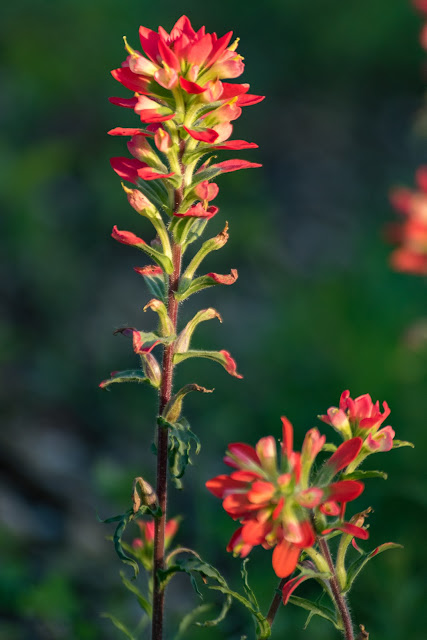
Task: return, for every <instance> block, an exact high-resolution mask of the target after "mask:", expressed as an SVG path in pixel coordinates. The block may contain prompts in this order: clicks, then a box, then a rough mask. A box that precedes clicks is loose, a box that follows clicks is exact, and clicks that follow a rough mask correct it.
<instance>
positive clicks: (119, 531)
mask: <svg viewBox="0 0 427 640" xmlns="http://www.w3.org/2000/svg"><path fill="white" fill-rule="evenodd" d="M133 518H134V513H133V511H132V510H131V509H130V510H129V511H127V513H125V514H124V515H123V518H122V520H121V521H120V522H119V524H118V525H117V528H116V530H115V532H114V535H113V544H114V548H115V550H116V553H117V555H118V556H119V558H120V560H121V561H122V562H124V563H125V564H128V565H130V566H131V567H132V568H133V570H134V577H135V578H136V576H137V575H138V573H139V566H138V563H137V562H136V561H135V560H134V559H133V558H131V557H130V556H127V555H126V553H125V552H124V549H123V547H122V535H123V534H124V532H125V529H126V527H127V525H128V524H129V522H130V521H131V520H133Z"/></svg>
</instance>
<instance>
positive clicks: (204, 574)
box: [159, 549, 231, 627]
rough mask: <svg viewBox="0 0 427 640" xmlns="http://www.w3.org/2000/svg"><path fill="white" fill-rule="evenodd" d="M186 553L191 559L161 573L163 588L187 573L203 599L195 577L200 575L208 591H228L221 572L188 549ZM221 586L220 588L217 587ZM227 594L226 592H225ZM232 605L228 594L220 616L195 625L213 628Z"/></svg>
mask: <svg viewBox="0 0 427 640" xmlns="http://www.w3.org/2000/svg"><path fill="white" fill-rule="evenodd" d="M186 552H187V553H188V552H189V553H191V554H192V555H191V556H190V557H189V558H183V559H179V560H177V561H176V563H175V564H174V565H172V566H171V567H168V569H166V571H159V577H160V583H161V585H162V588H165V586H166V584H167V583H168V582H169V581H170V580H171V578H172V577H173V576H174V575H175V574H176V573H178V572H184V573H186V574H187V575H188V576H189V578H190V581H191V584H192V586H193V589H194V590H195V592H196V593H197V595H198V596H200V597H202V594H201V592H200V589H199V587H198V585H197V582H196V578H195V575H194V574H196V575H198V576H200V577H201V578H202V581H203V583H204V584H205V585H206V587H207V588H208V589H215V590H216V589H219V590H221V589H222V588H225V589H228V587H227V583H226V581H225V578H223V576H222V575H221V574H220V572H219V571H218V570H217V569H215V567H213V566H212V565H210V564H208V563H207V562H203V560H202V559H201V558H200V556H199V555H198V554H197V553H196V552H195V551H191V550H190V549H186ZM210 581H213V582H214V583H215V584H211V582H210ZM217 585H219V586H217ZM224 593H225V592H224ZM230 605H231V597H230V596H229V594H227V598H226V599H225V600H224V603H223V605H222V608H221V611H220V612H219V614H218V616H217V617H216V618H214V619H213V620H206V621H205V622H196V623H195V624H196V625H197V626H199V627H213V626H216V625H217V624H218V623H219V622H221V621H222V620H223V619H224V618H225V616H226V615H227V612H228V610H229V608H230Z"/></svg>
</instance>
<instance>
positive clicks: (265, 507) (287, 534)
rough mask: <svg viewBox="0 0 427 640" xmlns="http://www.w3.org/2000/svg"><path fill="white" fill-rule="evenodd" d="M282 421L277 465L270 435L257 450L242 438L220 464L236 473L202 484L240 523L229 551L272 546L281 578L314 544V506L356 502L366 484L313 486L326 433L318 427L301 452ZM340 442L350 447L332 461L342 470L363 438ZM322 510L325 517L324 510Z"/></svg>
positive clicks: (241, 552)
mask: <svg viewBox="0 0 427 640" xmlns="http://www.w3.org/2000/svg"><path fill="white" fill-rule="evenodd" d="M282 425H283V441H282V446H281V450H282V456H281V461H280V464H279V462H278V456H277V447H276V441H275V439H274V438H273V436H267V437H264V438H261V440H259V441H258V443H257V445H256V447H255V448H254V447H252V446H250V445H248V444H246V443H243V442H236V443H232V444H230V445H229V447H228V451H227V454H226V456H225V458H224V462H225V463H226V464H228V465H229V466H231V467H233V469H234V471H232V473H230V474H229V475H228V474H222V475H220V476H217V477H215V478H212V480H209V481H208V482H207V483H206V486H207V488H208V489H209V491H210V492H211V493H213V494H214V495H215V496H216V497H218V498H221V499H222V501H223V507H224V509H225V511H226V512H227V513H228V514H229V515H230V516H231V517H232V518H233V519H234V520H239V521H240V523H241V525H242V526H241V527H240V528H239V529H238V530H237V531H236V532H235V533H234V535H233V537H232V538H231V541H230V543H229V545H228V547H227V549H228V550H229V551H233V553H235V554H237V555H241V556H242V557H243V556H245V555H247V554H248V553H249V552H250V551H251V549H252V547H254V546H256V545H262V546H263V547H264V548H265V549H271V548H273V547H274V552H273V568H274V571H275V572H276V574H277V575H278V576H279V577H282V578H283V577H286V576H287V575H289V574H290V573H292V571H293V570H294V569H295V567H296V564H297V562H298V558H299V555H300V553H301V550H302V549H304V548H308V547H311V546H313V544H314V543H315V539H316V535H315V532H314V530H313V527H312V510H313V509H314V510H316V509H317V508H320V509H321V510H322V507H323V506H325V507H327V508H328V509H329V512H333V508H332V506H333V505H336V507H337V509H338V511H339V504H341V505H342V504H344V503H346V502H349V501H351V500H355V499H356V498H357V497H358V496H359V495H360V494H361V492H362V491H363V488H364V485H363V483H361V482H358V481H356V480H341V481H338V482H335V483H332V484H331V483H330V482H329V481H328V482H324V483H320V480H319V483H320V484H319V486H311V485H310V472H311V468H312V465H313V463H314V461H315V459H316V456H317V454H318V453H319V451H320V449H321V448H322V446H323V444H324V436H321V435H320V434H319V432H318V431H317V429H311V430H310V431H309V433H308V434H307V436H306V439H305V440H304V444H303V450H302V454H299V453H298V452H295V451H294V450H293V428H292V425H291V423H290V422H289V420H288V419H287V418H285V417H283V418H282ZM355 440H360V438H358V439H355ZM344 444H345V445H346V449H347V450H348V451H346V452H345V455H344V456H343V455H342V454H341V453H338V452H336V453H338V458H339V460H340V463H339V464H336V462H333V464H332V467H333V468H334V469H335V468H336V469H337V470H339V469H340V468H342V466H341V462H342V461H343V460H344V459H345V462H347V463H348V461H351V460H353V459H354V457H355V456H357V453H358V451H359V450H360V446H361V440H360V442H357V443H356V444H357V447H355V446H354V444H353V443H352V444H350V446H349V443H344ZM342 446H344V445H342ZM350 449H351V452H350ZM338 451H339V450H338ZM334 455H336V454H334ZM336 460H337V457H336V458H335V461H336ZM335 473H336V471H334V474H335ZM319 477H320V478H321V476H319ZM323 513H326V514H327V515H329V513H328V512H327V511H325V510H324V511H323ZM334 515H337V513H336V512H334ZM341 524H342V523H340V522H339V523H338V525H337V526H341ZM342 526H344V525H342Z"/></svg>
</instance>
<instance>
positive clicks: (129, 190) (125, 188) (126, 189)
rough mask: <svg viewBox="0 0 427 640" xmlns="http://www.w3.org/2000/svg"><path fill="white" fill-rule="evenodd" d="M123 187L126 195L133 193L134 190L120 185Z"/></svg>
mask: <svg viewBox="0 0 427 640" xmlns="http://www.w3.org/2000/svg"><path fill="white" fill-rule="evenodd" d="M120 184H121V185H122V189H123V191H124V192H125V193H126V194H129V193H132V189H129V188H128V187H127V186H126V185H125V184H124V183H123V182H121V183H120Z"/></svg>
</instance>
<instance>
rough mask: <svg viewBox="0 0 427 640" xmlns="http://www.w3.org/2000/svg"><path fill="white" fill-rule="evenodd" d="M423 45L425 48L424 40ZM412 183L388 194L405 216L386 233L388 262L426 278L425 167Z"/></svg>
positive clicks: (426, 176)
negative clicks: (389, 247)
mask: <svg viewBox="0 0 427 640" xmlns="http://www.w3.org/2000/svg"><path fill="white" fill-rule="evenodd" d="M424 33H427V31H425V30H424V31H423V34H424ZM424 45H425V46H426V47H427V38H426V37H425V38H424ZM415 180H416V184H417V189H415V190H411V189H403V188H396V189H393V191H392V192H391V194H390V201H391V204H392V205H393V207H394V208H395V209H396V210H397V211H398V212H399V213H400V214H403V215H404V216H405V217H404V219H403V220H402V222H401V223H400V224H396V225H391V226H389V227H388V229H387V236H388V239H389V240H390V242H392V243H395V244H398V245H399V246H398V247H397V248H396V249H395V250H394V251H393V252H392V254H391V257H390V262H391V265H392V267H393V269H395V270H396V271H403V272H406V273H412V274H415V275H427V167H425V166H422V167H420V168H419V169H418V171H417V172H416V175H415Z"/></svg>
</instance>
